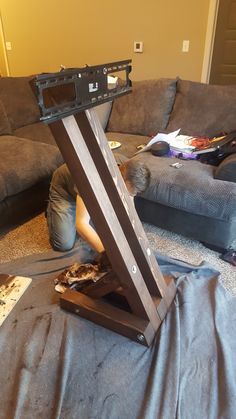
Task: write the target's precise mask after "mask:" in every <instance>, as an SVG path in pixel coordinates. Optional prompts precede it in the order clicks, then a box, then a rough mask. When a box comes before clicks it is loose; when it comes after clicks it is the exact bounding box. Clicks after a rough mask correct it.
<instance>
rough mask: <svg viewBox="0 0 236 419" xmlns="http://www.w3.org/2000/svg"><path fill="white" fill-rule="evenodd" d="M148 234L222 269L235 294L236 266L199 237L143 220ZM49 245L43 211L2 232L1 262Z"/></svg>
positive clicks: (162, 248) (159, 244) (177, 252)
mask: <svg viewBox="0 0 236 419" xmlns="http://www.w3.org/2000/svg"><path fill="white" fill-rule="evenodd" d="M144 229H145V231H146V234H147V237H148V239H149V241H150V244H151V246H152V248H153V249H154V250H157V251H158V252H161V253H163V254H165V255H168V256H171V257H173V258H176V259H180V260H183V261H185V262H188V263H190V264H194V265H199V264H200V263H201V262H202V261H206V262H208V263H209V264H210V265H212V266H213V267H214V268H215V269H217V270H218V271H219V272H220V277H219V280H220V282H221V283H222V285H223V286H224V287H225V288H226V289H227V290H228V291H230V292H231V293H232V294H233V295H234V296H236V268H235V267H234V266H232V265H230V264H229V263H227V262H224V261H223V260H221V259H220V258H219V253H217V252H214V251H212V250H209V249H207V248H206V247H205V246H203V245H202V244H201V243H199V242H198V241H194V240H190V239H187V238H186V237H183V236H180V235H177V234H173V233H170V232H168V231H166V230H162V229H160V228H157V227H154V226H151V225H149V224H144ZM49 249H50V244H49V241H48V232H47V224H46V219H45V217H44V214H40V215H38V216H36V217H35V218H33V219H31V220H30V221H28V222H26V223H25V224H23V225H21V226H19V227H17V228H15V229H13V230H11V231H9V232H7V233H5V234H2V235H1V236H0V263H4V262H9V261H11V260H13V259H17V258H20V257H22V256H26V255H31V254H35V253H42V252H44V251H47V250H49Z"/></svg>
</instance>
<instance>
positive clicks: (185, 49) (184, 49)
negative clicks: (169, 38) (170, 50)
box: [182, 39, 189, 52]
mask: <svg viewBox="0 0 236 419" xmlns="http://www.w3.org/2000/svg"><path fill="white" fill-rule="evenodd" d="M182 52H189V40H188V39H187V40H184V41H183V44H182Z"/></svg>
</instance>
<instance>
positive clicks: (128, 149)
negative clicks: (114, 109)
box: [106, 132, 150, 158]
mask: <svg viewBox="0 0 236 419" xmlns="http://www.w3.org/2000/svg"><path fill="white" fill-rule="evenodd" d="M106 137H107V139H108V140H109V141H118V142H119V143H121V147H119V148H117V149H114V150H113V152H114V154H116V153H120V154H123V155H124V156H126V157H129V158H131V157H133V156H134V155H135V153H137V151H138V149H137V146H139V145H141V144H147V143H148V141H149V140H150V138H149V137H145V136H144V135H133V134H121V133H120V132H106Z"/></svg>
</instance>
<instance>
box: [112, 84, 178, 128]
mask: <svg viewBox="0 0 236 419" xmlns="http://www.w3.org/2000/svg"><path fill="white" fill-rule="evenodd" d="M175 93H176V80H175V79H159V80H146V81H137V82H133V88H132V92H131V93H130V94H127V95H124V96H122V97H120V98H117V99H115V100H114V103H113V106H112V111H111V115H110V118H109V122H108V127H107V131H113V132H114V131H119V132H123V133H131V134H142V135H154V134H156V133H157V132H158V131H163V130H164V129H165V128H166V126H167V123H168V121H169V116H170V113H171V110H172V107H173V104H174V100H175Z"/></svg>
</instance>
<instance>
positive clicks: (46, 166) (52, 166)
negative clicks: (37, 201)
mask: <svg viewBox="0 0 236 419" xmlns="http://www.w3.org/2000/svg"><path fill="white" fill-rule="evenodd" d="M0 155H1V160H0V202H2V201H3V200H4V199H5V198H7V197H10V196H13V195H16V194H17V193H19V192H22V191H24V190H26V189H28V188H30V187H31V186H33V185H35V184H36V183H40V182H42V181H44V180H47V179H50V177H51V176H52V174H53V172H54V170H56V169H57V167H59V166H60V165H61V164H62V163H63V158H62V156H61V153H60V151H59V149H58V148H57V147H56V146H53V145H50V144H44V143H40V142H35V141H31V140H27V139H25V138H20V137H15V136H11V135H3V136H2V137H1V141H0ZM32 199H33V197H32Z"/></svg>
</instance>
